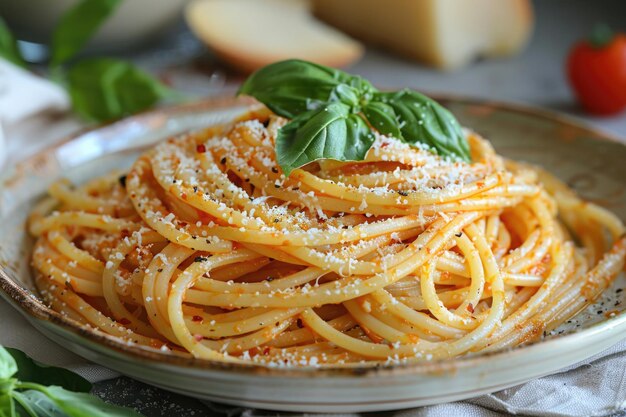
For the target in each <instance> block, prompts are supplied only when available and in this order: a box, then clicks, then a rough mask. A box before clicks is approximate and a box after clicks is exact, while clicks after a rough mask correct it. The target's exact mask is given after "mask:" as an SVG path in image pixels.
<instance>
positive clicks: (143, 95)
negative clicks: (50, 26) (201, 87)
mask: <svg viewBox="0 0 626 417" xmlns="http://www.w3.org/2000/svg"><path fill="white" fill-rule="evenodd" d="M122 2H123V0H79V1H78V2H76V4H75V5H73V6H72V7H70V8H69V9H68V10H67V11H66V12H65V13H64V14H63V16H62V17H61V19H60V20H59V23H58V24H57V26H56V27H55V29H54V32H53V35H52V43H51V47H50V50H51V58H50V67H49V70H50V74H51V78H52V79H54V80H55V81H57V82H59V83H60V84H62V85H63V86H65V87H66V88H67V90H68V92H69V95H70V98H71V100H72V107H73V108H74V111H75V112H76V113H78V114H79V115H80V116H81V117H83V118H84V119H86V120H93V121H98V122H106V121H110V120H114V119H117V118H120V117H123V116H127V115H129V114H133V113H137V112H139V111H142V110H145V109H147V108H150V107H152V106H154V105H155V104H156V103H158V102H159V101H161V100H171V101H177V100H181V99H183V98H184V95H182V94H181V93H177V92H175V91H174V90H172V89H170V88H168V87H166V86H165V85H163V84H162V83H161V82H160V81H159V80H157V79H156V78H154V77H152V76H151V75H150V74H148V73H147V72H145V71H142V70H141V69H140V68H138V67H136V66H134V65H133V64H132V63H130V62H127V61H123V60H120V59H113V58H100V57H96V58H87V59H78V60H77V59H76V55H77V54H78V53H79V52H80V51H81V50H82V49H83V47H84V46H85V45H86V44H87V42H88V41H89V40H90V39H91V37H92V36H93V35H94V34H95V33H96V32H97V31H98V29H100V27H101V26H102V25H103V24H104V23H105V22H106V20H107V19H108V18H109V17H110V16H111V15H113V14H114V13H115V12H116V11H117V10H118V8H119V6H120V5H121V4H122ZM0 58H4V59H7V60H9V61H11V62H13V63H14V64H16V65H19V66H21V67H24V68H26V62H25V61H24V58H23V57H22V55H21V53H20V50H19V48H18V45H17V42H16V40H15V37H14V36H13V35H12V33H11V31H10V30H9V28H8V26H7V25H6V24H5V23H4V21H3V20H2V18H0ZM0 417H2V415H0Z"/></svg>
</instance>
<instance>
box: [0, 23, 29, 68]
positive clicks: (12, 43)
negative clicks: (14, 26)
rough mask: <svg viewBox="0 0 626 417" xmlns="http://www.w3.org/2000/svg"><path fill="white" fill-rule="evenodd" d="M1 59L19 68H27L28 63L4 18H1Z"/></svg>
mask: <svg viewBox="0 0 626 417" xmlns="http://www.w3.org/2000/svg"><path fill="white" fill-rule="evenodd" d="M0 57H1V58H4V59H6V60H7V61H9V62H12V63H13V64H15V65H17V66H19V67H22V68H24V67H26V62H24V58H22V54H21V53H20V50H19V48H18V47H17V41H16V40H15V37H13V34H12V33H11V30H10V29H9V27H8V26H7V24H6V23H5V21H4V20H3V19H2V17H0Z"/></svg>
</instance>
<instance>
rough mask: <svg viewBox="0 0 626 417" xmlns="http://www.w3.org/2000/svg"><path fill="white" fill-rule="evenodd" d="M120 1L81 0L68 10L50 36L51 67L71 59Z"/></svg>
mask: <svg viewBox="0 0 626 417" xmlns="http://www.w3.org/2000/svg"><path fill="white" fill-rule="evenodd" d="M120 3H121V0H81V1H80V2H79V3H78V4H76V5H75V6H74V7H72V8H71V9H69V10H68V11H67V12H66V13H65V14H64V15H63V16H62V17H61V20H60V21H59V23H58V25H57V26H56V28H55V30H54V33H53V34H52V58H51V60H50V63H51V65H52V66H58V65H60V64H62V63H64V62H66V61H67V60H69V59H70V58H72V57H73V56H74V55H76V53H78V51H80V50H81V49H82V47H83V46H84V45H85V43H87V41H89V39H90V38H91V36H92V35H93V34H94V33H95V32H96V31H97V30H98V28H99V27H100V26H101V25H102V23H104V21H105V20H106V19H107V17H109V16H110V15H111V13H113V11H114V10H115V9H116V8H117V6H118V5H119V4H120Z"/></svg>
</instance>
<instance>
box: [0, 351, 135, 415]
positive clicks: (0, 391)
mask: <svg viewBox="0 0 626 417" xmlns="http://www.w3.org/2000/svg"><path fill="white" fill-rule="evenodd" d="M90 390H91V384H90V383H89V381H87V380H86V379H84V378H83V377H81V376H79V375H77V374H75V373H73V372H70V371H68V370H66V369H62V368H55V367H52V366H46V365H43V364H40V363H38V362H35V361H33V360H32V359H30V358H29V357H28V356H26V355H25V354H24V353H23V352H20V351H19V350H17V349H5V348H3V347H2V346H0V416H2V417H18V416H19V417H141V414H139V413H137V412H136V411H134V410H131V409H129V408H123V407H118V406H115V405H110V404H107V403H105V402H104V401H102V400H101V399H99V398H98V397H96V396H93V395H90V394H89V391H90Z"/></svg>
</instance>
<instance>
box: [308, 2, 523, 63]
mask: <svg viewBox="0 0 626 417" xmlns="http://www.w3.org/2000/svg"><path fill="white" fill-rule="evenodd" d="M312 5H313V12H314V14H315V15H316V16H318V17H319V18H321V19H322V20H324V21H326V22H328V23H330V24H332V25H333V26H335V27H337V28H339V29H341V30H343V31H345V32H346V33H348V34H350V35H352V36H354V37H356V38H357V39H362V40H365V41H367V42H371V43H372V44H375V45H379V46H382V47H384V48H385V49H389V50H392V51H395V52H398V53H400V54H403V55H405V56H408V57H410V58H413V59H416V60H419V61H422V62H424V63H426V64H429V65H432V66H435V67H439V68H443V69H451V68H456V67H460V66H462V65H464V64H467V63H468V62H470V61H472V60H473V59H474V58H476V57H477V56H501V55H510V54H513V53H515V52H517V51H519V50H520V49H521V48H522V47H523V46H524V44H525V43H526V41H527V40H528V38H529V36H530V33H531V31H532V26H533V15H532V5H531V4H530V0H385V1H381V0H312Z"/></svg>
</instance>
